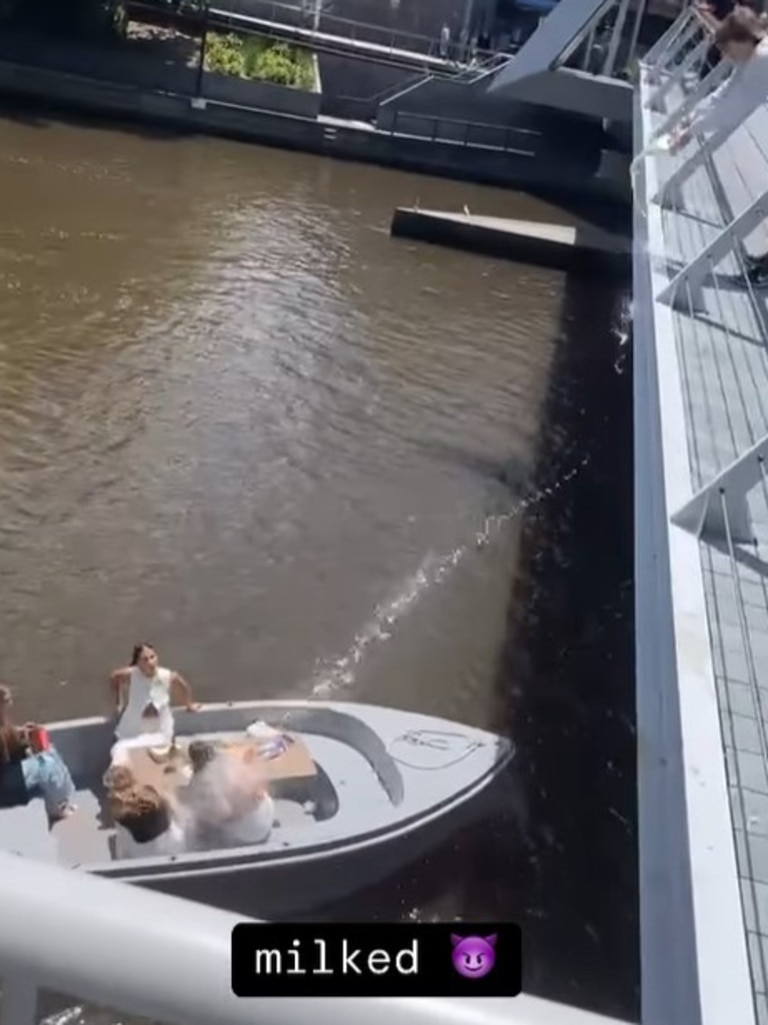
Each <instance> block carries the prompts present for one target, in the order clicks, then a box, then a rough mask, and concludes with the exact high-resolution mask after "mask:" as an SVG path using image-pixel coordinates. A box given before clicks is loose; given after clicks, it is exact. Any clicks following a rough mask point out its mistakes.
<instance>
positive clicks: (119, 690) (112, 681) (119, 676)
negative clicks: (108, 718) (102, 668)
mask: <svg viewBox="0 0 768 1025" xmlns="http://www.w3.org/2000/svg"><path fill="white" fill-rule="evenodd" d="M130 678H131V670H130V667H128V666H123V667H122V668H120V669H115V671H114V672H113V673H111V674H110V677H109V687H110V690H111V691H112V697H113V698H114V702H115V714H116V715H120V714H121V712H122V711H123V709H124V708H125V701H124V700H123V699H124V696H125V688H126V685H127V684H128V681H129V680H130Z"/></svg>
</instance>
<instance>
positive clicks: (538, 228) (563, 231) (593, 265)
mask: <svg viewBox="0 0 768 1025" xmlns="http://www.w3.org/2000/svg"><path fill="white" fill-rule="evenodd" d="M390 232H391V234H392V235H393V236H394V237H398V238H410V239H415V240H416V241H419V242H429V243H432V244H434V245H441V246H448V247H450V248H453V249H464V250H468V251H470V252H475V253H482V254H483V255H485V256H493V257H496V258H500V259H505V260H513V261H515V262H518V263H531V264H536V265H537V266H541V267H549V268H552V269H555V270H563V271H575V270H590V271H594V270H599V271H601V272H607V273H610V274H612V275H615V274H619V275H628V274H629V273H630V271H631V254H632V243H631V239H630V238H626V237H624V236H622V235H619V234H612V233H611V232H607V231H604V230H602V229H601V228H596V227H593V226H592V225H589V224H578V225H575V226H572V225H564V224H551V223H550V224H548V223H538V222H536V221H517V220H512V219H511V218H508V217H485V216H482V215H480V214H473V213H471V212H468V211H465V212H463V213H447V212H444V211H441V210H422V209H420V208H418V207H398V208H397V209H396V210H395V213H394V216H393V217H392V224H391V226H390Z"/></svg>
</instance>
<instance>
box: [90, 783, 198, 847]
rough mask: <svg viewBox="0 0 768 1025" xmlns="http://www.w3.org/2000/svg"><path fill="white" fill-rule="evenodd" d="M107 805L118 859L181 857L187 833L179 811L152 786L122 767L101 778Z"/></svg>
mask: <svg viewBox="0 0 768 1025" xmlns="http://www.w3.org/2000/svg"><path fill="white" fill-rule="evenodd" d="M104 785H105V787H106V790H107V804H108V806H109V810H110V813H111V816H112V821H113V823H114V826H115V856H116V857H117V858H153V857H159V856H167V855H172V854H183V853H184V851H185V850H186V847H187V845H186V830H185V828H184V825H183V823H182V822H181V821H180V818H181V816H180V815H179V810H178V809H177V808H175V807H173V806H172V804H171V802H170V801H169V800H168V798H167V797H164V796H163V795H162V794H161V793H160V791H159V790H157V789H156V788H155V787H153V786H148V785H144V784H141V783H139V781H138V779H137V778H136V776H135V775H134V773H133V772H132V771H131V770H130V769H129V768H127V767H126V766H124V765H114V766H112V767H111V768H109V769H108V770H107V772H106V774H105V776H104Z"/></svg>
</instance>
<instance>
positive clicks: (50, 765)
mask: <svg viewBox="0 0 768 1025" xmlns="http://www.w3.org/2000/svg"><path fill="white" fill-rule="evenodd" d="M12 707H13V695H12V693H11V690H10V688H9V687H7V686H5V684H0V805H4V806H5V807H13V806H15V805H25V804H28V803H29V801H30V800H31V799H32V798H33V797H42V799H43V802H44V804H45V809H46V811H47V812H48V816H49V818H51V819H52V820H56V819H61V818H66V817H67V816H68V815H71V814H72V812H74V811H76V810H77V809H76V805H75V804H74V803H73V802H74V796H75V784H74V782H73V781H72V776H71V774H70V772H69V769H68V768H67V766H66V765H65V763H64V760H63V759H62V757H61V755H60V754H59V752H58V751H57V750H56V748H55V747H53V746H51V745H48V746H47V747H45V748H44V749H40V748H39V747H37V745H36V743H35V741H36V739H37V738H38V735H39V733H40V727H39V726H37V724H35V723H27V724H26V725H25V726H16V725H15V724H14V722H13V715H12V712H11V709H12Z"/></svg>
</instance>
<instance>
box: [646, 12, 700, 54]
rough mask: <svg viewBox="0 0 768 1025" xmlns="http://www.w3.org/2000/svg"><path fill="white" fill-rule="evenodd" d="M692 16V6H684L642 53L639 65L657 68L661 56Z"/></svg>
mask: <svg viewBox="0 0 768 1025" xmlns="http://www.w3.org/2000/svg"><path fill="white" fill-rule="evenodd" d="M693 17H694V10H693V7H692V6H688V7H686V9H685V10H684V11H682V12H681V13H680V14H679V15H678V16H677V18H676V19H675V21H673V22H672V24H671V25H670V26H669V28H668V29H667V31H666V32H664V33H663V35H661V36H660V37H659V38H658V39H657V40H656V42H655V43H654V44H653V46H652V47H651V48H650V50H648V52H647V53H646V54H645V55H644V57H643V59H642V61H641V62H640V65H641V67H644V68H654V69H655V68H657V67H658V66H659V64H660V63H661V62H662V61H663V58H664V56H665V54H666V53H667V51H668V50H669V48H670V47H671V46H672V44H673V43H674V42H675V41H676V40H677V39H679V37H680V33H681V32H682V31H683V30H684V29H685V28H686V27H687V26H688V25H689V24H690V22H691V19H692V18H693Z"/></svg>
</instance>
